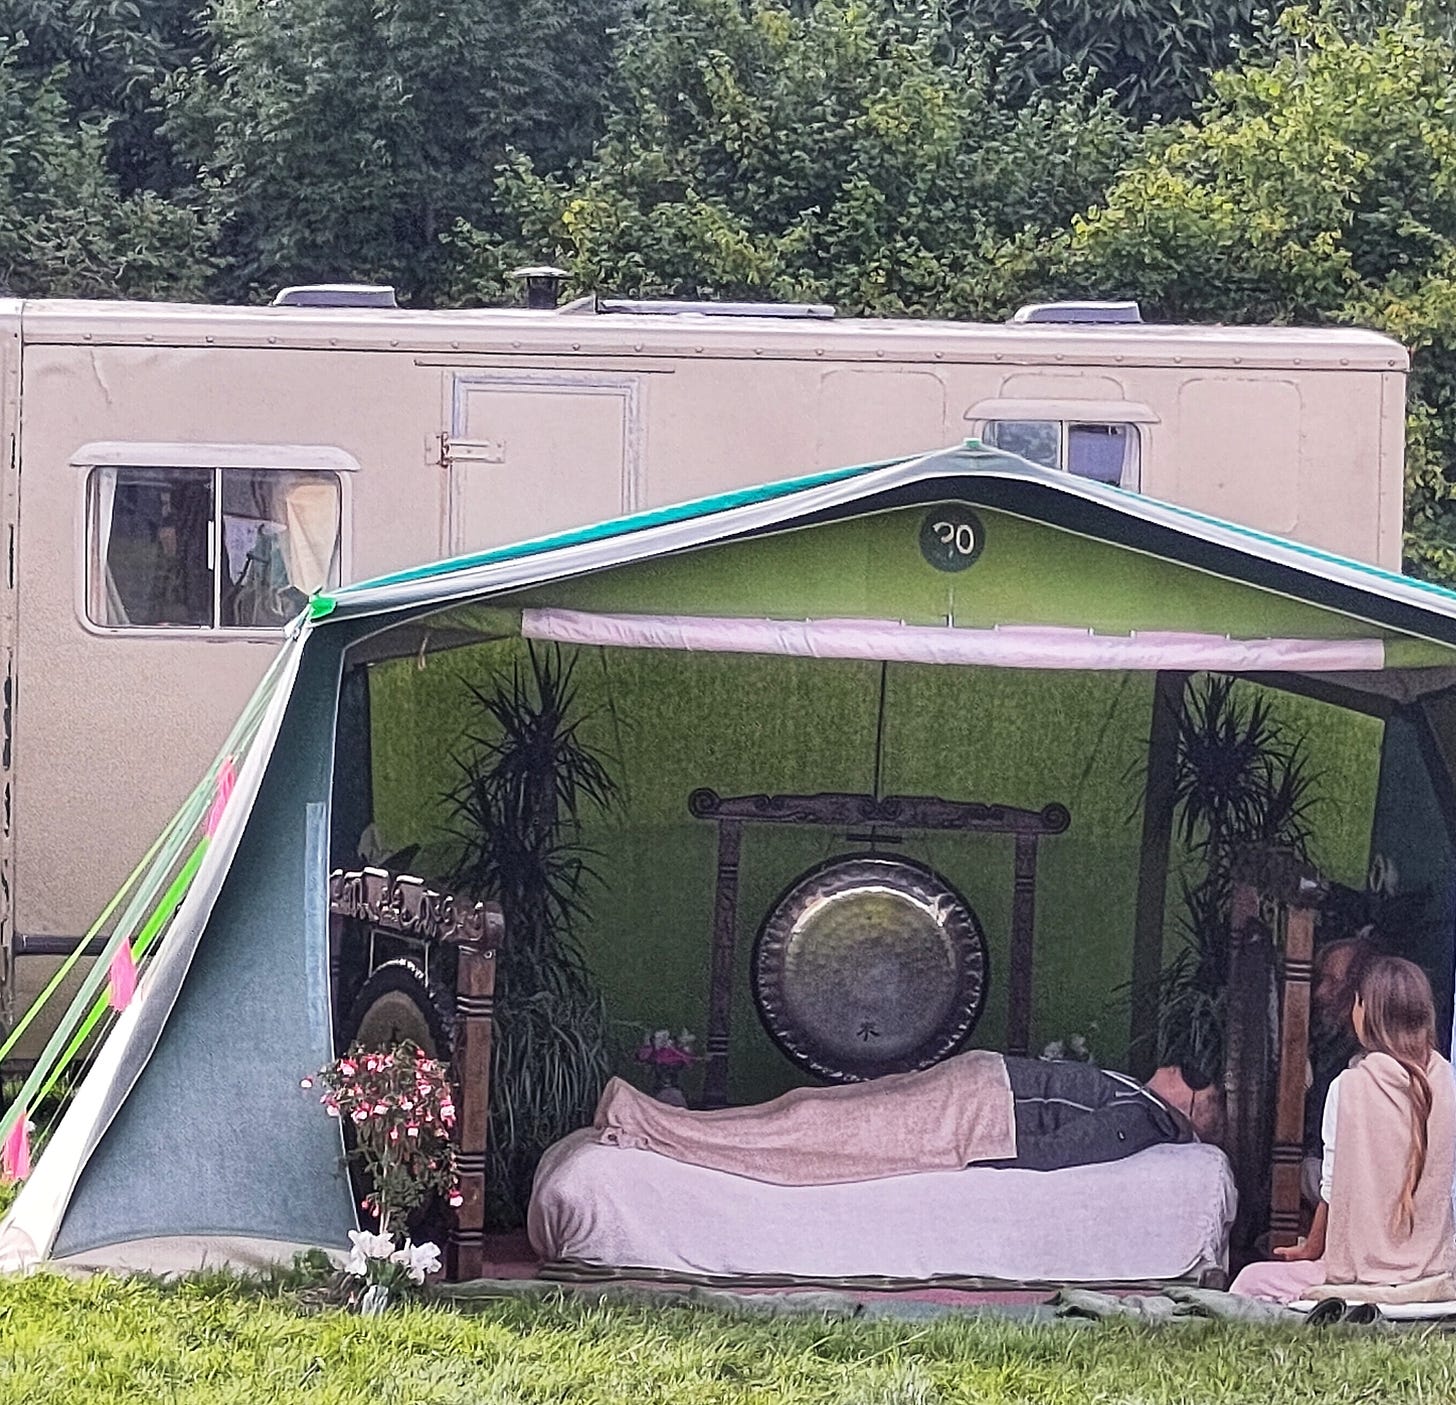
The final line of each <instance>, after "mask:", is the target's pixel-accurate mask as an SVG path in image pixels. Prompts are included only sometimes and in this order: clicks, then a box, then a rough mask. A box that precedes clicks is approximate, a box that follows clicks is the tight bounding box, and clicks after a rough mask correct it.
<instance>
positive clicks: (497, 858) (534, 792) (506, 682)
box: [447, 645, 617, 1228]
mask: <svg viewBox="0 0 1456 1405" xmlns="http://www.w3.org/2000/svg"><path fill="white" fill-rule="evenodd" d="M575 667H576V658H575V656H574V655H573V656H564V655H563V654H562V652H561V651H560V649H559V648H557V647H555V646H552V647H550V648H547V649H538V648H537V647H536V646H535V645H528V646H527V650H526V654H525V657H524V658H518V659H517V660H516V661H515V663H514V664H513V665H512V666H511V667H510V669H509V670H507V671H503V672H501V673H500V674H498V675H497V676H495V677H494V678H492V679H489V680H488V681H487V683H486V685H485V686H478V685H476V684H473V683H467V684H466V686H467V688H468V689H469V692H470V696H471V698H472V700H473V704H474V709H475V714H476V721H475V725H474V726H473V727H472V728H471V730H470V731H469V732H468V733H467V735H466V737H465V741H464V745H463V747H462V749H461V751H460V752H459V753H458V754H457V756H456V758H455V764H456V767H457V769H458V772H459V777H460V778H459V781H458V783H457V784H456V786H455V787H454V789H453V790H452V791H450V792H449V794H448V796H447V801H448V803H449V805H450V806H451V810H452V814H453V824H452V830H453V833H454V835H455V837H456V838H457V839H458V840H459V842H460V846H461V847H460V858H459V861H458V862H457V864H456V866H455V870H454V872H453V874H452V879H453V881H454V882H455V883H456V884H457V885H458V886H459V887H461V888H462V889H465V890H466V891H469V892H472V893H475V894H477V895H479V896H481V897H488V898H494V899H495V900H496V901H498V902H499V903H500V904H501V908H502V910H503V912H504V915H505V922H506V940H505V942H504V943H503V945H502V947H501V950H500V955H499V957H498V958H497V965H496V1007H495V1008H496V1026H495V1042H494V1047H493V1052H492V1059H491V1102H490V1111H491V1126H490V1144H489V1153H488V1165H487V1185H488V1187H489V1190H490V1203H489V1205H488V1213H489V1217H490V1220H491V1222H492V1223H493V1224H494V1225H495V1226H496V1227H499V1228H511V1227H514V1226H515V1225H518V1224H520V1223H521V1222H522V1221H523V1220H524V1217H525V1210H526V1204H527V1201H528V1200H529V1198H530V1193H531V1180H532V1177H533V1176H534V1175H535V1171H536V1164H537V1162H538V1161H539V1160H540V1158H541V1153H542V1152H543V1151H545V1149H546V1148H547V1147H548V1146H550V1145H551V1143H552V1142H554V1141H557V1140H558V1139H559V1138H561V1137H563V1136H565V1135H566V1133H568V1132H570V1131H573V1130H575V1129H576V1128H578V1127H580V1126H582V1125H583V1124H584V1123H586V1122H587V1121H589V1120H590V1118H591V1114H592V1111H593V1109H594V1108H595V1105H596V1100H597V1098H598V1097H599V1095H600V1093H601V1090H602V1086H603V1084H604V1083H605V1082H606V1078H607V1074H608V1069H609V1053H608V1029H607V1019H606V1011H605V1008H604V1006H603V1002H602V996H601V991H600V989H599V987H598V985H597V982H596V979H595V977H594V976H593V974H592V971H591V968H590V966H589V964H588V962H587V960H586V958H585V956H584V955H583V952H582V948H581V945H580V942H579V940H578V936H577V933H578V929H579V925H580V923H581V922H582V921H583V920H584V919H585V918H586V917H587V915H588V912H587V907H586V904H585V899H586V895H587V890H588V889H589V887H590V885H591V884H592V883H593V882H594V881H595V880H596V878H597V875H596V873H595V872H594V870H593V869H592V867H591V864H590V859H591V852H590V850H589V849H587V848H586V847H585V846H584V845H583V844H582V842H581V822H582V819H583V817H584V815H585V814H586V813H587V812H588V811H596V812H598V813H600V812H602V811H606V810H608V809H610V808H611V807H612V806H613V805H614V804H615V803H616V800H617V785H616V782H615V781H614V780H613V778H612V776H611V774H610V772H609V771H608V769H607V764H606V761H605V759H604V758H603V757H602V756H601V755H600V754H599V753H598V752H597V751H596V750H594V749H593V747H592V746H591V745H590V744H589V743H587V742H586V741H584V740H583V737H582V727H583V724H584V723H585V722H586V721H587V720H588V716H589V714H586V713H584V712H583V711H582V710H581V708H580V706H579V702H578V693H577V688H576V684H575V681H574V673H575Z"/></svg>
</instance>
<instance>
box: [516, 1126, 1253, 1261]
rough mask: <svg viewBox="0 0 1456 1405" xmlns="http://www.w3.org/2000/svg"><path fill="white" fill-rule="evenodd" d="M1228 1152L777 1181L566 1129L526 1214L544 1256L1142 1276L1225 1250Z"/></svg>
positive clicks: (1183, 1150)
mask: <svg viewBox="0 0 1456 1405" xmlns="http://www.w3.org/2000/svg"><path fill="white" fill-rule="evenodd" d="M1235 1206H1236V1195H1235V1190H1234V1181H1233V1174H1232V1171H1231V1169H1230V1167H1229V1163H1228V1160H1227V1158H1226V1157H1225V1156H1224V1154H1223V1153H1222V1152H1221V1151H1219V1150H1218V1149H1217V1148H1216V1147H1212V1146H1205V1145H1201V1144H1197V1143H1195V1144H1192V1145H1183V1146H1158V1147H1151V1148H1149V1149H1148V1150H1147V1151H1143V1152H1139V1153H1138V1154H1137V1155H1136V1156H1130V1157H1127V1158H1126V1159H1125V1160H1122V1161H1114V1162H1109V1163H1106V1164H1104V1165H1100V1166H1079V1167H1074V1168H1072V1169H1069V1170H1062V1171H1016V1170H995V1169H991V1168H989V1167H982V1166H973V1167H968V1168H966V1169H965V1170H961V1171H934V1172H924V1173H917V1174H914V1175H906V1176H894V1177H889V1178H886V1179H883V1180H873V1181H854V1182H849V1183H846V1184H840V1185H820V1186H781V1185H771V1184H769V1183H767V1182H764V1181H755V1180H750V1179H748V1178H746V1177H743V1176H735V1175H729V1174H727V1173H726V1172H723V1171H712V1170H707V1169H705V1168H703V1167H700V1166H688V1165H685V1164H683V1163H682V1162H678V1161H674V1160H671V1159H670V1158H668V1157H665V1156H660V1155H658V1154H657V1153H655V1152H651V1151H637V1150H631V1149H627V1148H622V1147H614V1146H604V1145H602V1144H601V1143H599V1142H597V1141H595V1140H594V1139H593V1133H592V1132H591V1131H590V1130H586V1131H581V1132H576V1133H573V1134H572V1135H571V1136H569V1137H567V1138H565V1139H564V1140H562V1141H560V1142H558V1143H557V1144H556V1145H555V1146H553V1147H552V1148H551V1149H550V1150H549V1151H548V1152H547V1153H546V1155H545V1157H543V1158H542V1161H541V1166H540V1169H539V1170H538V1171H537V1174H536V1182H535V1187H534V1189H533V1192H532V1196H531V1205H530V1211H529V1215H528V1220H527V1223H528V1228H529V1230H530V1236H531V1244H532V1246H533V1248H534V1249H535V1250H536V1252H537V1254H539V1255H540V1256H541V1258H542V1260H543V1261H544V1262H545V1263H546V1264H548V1265H552V1264H555V1265H562V1264H566V1265H579V1266H582V1267H587V1266H593V1265H595V1266H601V1267H603V1268H628V1267H630V1268H639V1269H645V1270H652V1271H655V1272H656V1273H658V1274H660V1275H666V1276H671V1277H679V1278H684V1279H693V1278H712V1279H718V1278H728V1279H733V1278H747V1279H753V1278H790V1279H804V1280H810V1281H818V1282H841V1281H844V1280H850V1279H863V1278H877V1279H889V1280H904V1281H907V1282H924V1281H926V1280H931V1279H957V1278H959V1279H988V1280H997V1281H1005V1282H1019V1283H1144V1282H1156V1281H1167V1280H1171V1279H1176V1278H1185V1277H1190V1276H1193V1275H1196V1274H1198V1273H1200V1272H1202V1271H1203V1270H1205V1269H1209V1268H1223V1267H1226V1264H1227V1255H1228V1236H1229V1229H1230V1227H1231V1225H1232V1224H1233V1218H1234V1210H1235Z"/></svg>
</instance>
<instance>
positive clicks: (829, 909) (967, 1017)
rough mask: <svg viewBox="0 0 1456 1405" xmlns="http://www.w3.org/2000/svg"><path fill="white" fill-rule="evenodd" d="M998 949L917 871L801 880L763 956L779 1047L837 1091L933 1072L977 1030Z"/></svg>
mask: <svg viewBox="0 0 1456 1405" xmlns="http://www.w3.org/2000/svg"><path fill="white" fill-rule="evenodd" d="M987 982H988V969H987V953H986V937H985V933H984V932H983V931H982V930H981V924H980V922H979V921H978V920H977V918H976V914H975V913H974V912H972V911H971V908H970V905H969V904H968V903H967V902H966V900H965V899H964V898H963V897H962V896H961V895H960V894H959V893H958V892H957V891H956V890H955V889H954V888H952V887H951V885H950V884H949V883H947V882H946V881H945V879H944V878H942V877H941V876H940V875H939V874H938V873H936V872H935V871H934V870H933V869H930V868H927V867H926V866H925V865H923V864H919V863H915V862H913V861H911V860H908V859H902V858H887V857H884V856H881V855H864V854H860V855H848V856H844V857H841V858H836V859H831V860H829V861H828V862H827V863H823V864H820V865H819V866H817V867H816V868H812V869H810V870H809V871H808V872H807V873H805V874H803V875H801V876H800V877H799V878H797V879H795V880H794V882H793V883H791V884H790V885H789V887H788V888H787V889H786V890H785V892H784V893H783V895H782V896H781V897H780V898H779V900H778V901H777V902H776V903H775V904H774V906H773V907H772V908H771V909H770V910H769V913H768V916H767V917H765V918H764V921H763V925H762V927H761V928H760V929H759V933H758V940H757V942H756V944H755V946H754V950H753V997H754V1003H755V1004H756V1005H757V1007H758V1013H759V1016H760V1018H761V1019H762V1020H763V1023H764V1027H765V1028H766V1029H767V1030H768V1033H769V1036H770V1037H771V1038H772V1039H773V1041H774V1043H776V1044H777V1045H778V1046H779V1048H781V1049H782V1050H783V1051H784V1053H786V1054H787V1055H788V1056H789V1057H790V1058H791V1059H793V1060H794V1062H795V1063H798V1064H800V1065H802V1066H803V1067H804V1068H806V1069H808V1070H809V1071H810V1072H811V1073H815V1074H818V1075H819V1076H820V1077H821V1078H827V1079H830V1080H831V1081H834V1082H841V1083H846V1082H854V1081H857V1080H860V1079H865V1078H877V1077H879V1076H880V1075H882V1074H886V1073H899V1072H904V1071H907V1070H909V1069H916V1068H928V1067H929V1066H930V1065H931V1064H933V1063H936V1062H938V1061H939V1060H940V1059H943V1058H945V1057H946V1056H947V1055H948V1054H950V1053H953V1052H954V1051H955V1050H956V1049H957V1048H958V1047H959V1046H960V1044H961V1043H962V1042H963V1041H964V1040H965V1038H966V1036H967V1035H968V1034H969V1033H970V1032H971V1030H972V1029H973V1028H974V1027H975V1024H976V1021H977V1020H978V1019H979V1018H980V1014H981V1008H982V1006H983V1005H984V1003H985V999H986V986H987Z"/></svg>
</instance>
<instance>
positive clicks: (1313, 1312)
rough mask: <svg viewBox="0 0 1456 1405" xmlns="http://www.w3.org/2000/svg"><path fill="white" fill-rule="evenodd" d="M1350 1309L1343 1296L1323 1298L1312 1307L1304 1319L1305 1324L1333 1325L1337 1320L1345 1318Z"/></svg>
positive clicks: (1340, 1320) (1316, 1325)
mask: <svg viewBox="0 0 1456 1405" xmlns="http://www.w3.org/2000/svg"><path fill="white" fill-rule="evenodd" d="M1348 1310H1349V1307H1348V1304H1347V1303H1346V1302H1345V1300H1344V1299H1343V1298H1322V1299H1320V1301H1319V1302H1317V1303H1316V1304H1315V1305H1314V1306H1313V1307H1312V1308H1310V1310H1309V1314H1308V1316H1306V1317H1305V1319H1304V1320H1305V1324H1306V1325H1307V1326H1310V1327H1333V1326H1334V1325H1335V1323H1336V1322H1343V1321H1344V1320H1345V1313H1346V1312H1347V1311H1348Z"/></svg>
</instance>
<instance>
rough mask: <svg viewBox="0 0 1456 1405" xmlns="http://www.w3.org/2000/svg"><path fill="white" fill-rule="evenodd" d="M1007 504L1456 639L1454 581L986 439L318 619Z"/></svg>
mask: <svg viewBox="0 0 1456 1405" xmlns="http://www.w3.org/2000/svg"><path fill="white" fill-rule="evenodd" d="M946 501H961V502H965V503H967V504H969V505H971V506H981V507H988V508H999V509H1001V510H1003V511H1006V512H1010V513H1012V514H1015V515H1017V516H1021V517H1025V518H1027V519H1029V520H1032V521H1037V522H1043V523H1046V524H1047V525H1050V526H1053V527H1060V528H1063V529H1065V530H1067V531H1070V532H1074V533H1076V534H1078V535H1080V536H1085V537H1090V538H1093V539H1095V540H1099V541H1105V542H1109V543H1111V544H1114V545H1120V546H1125V547H1128V548H1129V549H1131V550H1134V551H1139V552H1142V553H1145V554H1147V555H1151V556H1156V557H1159V558H1161V559H1164V560H1168V561H1171V562H1176V563H1178V564H1180V565H1184V566H1191V567H1193V568H1194V569H1197V570H1201V571H1206V572H1208V573H1209V574H1212V575H1216V576H1220V577H1223V578H1225V579H1229V580H1233V581H1239V582H1242V583H1244V584H1247V585H1252V586H1256V587H1258V588H1261V589H1265V590H1270V591H1273V592H1275V593H1277V594H1280V595H1284V596H1287V597H1289V598H1291V599H1296V600H1303V601H1305V602H1307V603H1309V604H1314V605H1318V606H1322V607H1324V608H1327V609H1331V610H1335V611H1337V612H1339V613H1341V614H1345V615H1349V616H1351V617H1353V618H1356V619H1362V620H1365V621H1367V622H1369V623H1371V624H1375V625H1378V626H1381V627H1384V628H1388V629H1393V630H1396V631H1399V632H1401V633H1405V634H1409V635H1412V636H1414V637H1416V638H1421V639H1428V640H1431V641H1434V642H1436V643H1440V644H1447V645H1456V593H1453V592H1452V591H1449V590H1446V589H1445V588H1443V587H1441V586H1438V585H1433V584H1431V583H1429V582H1426V581H1417V580H1413V579H1411V578H1409V577H1406V576H1401V575H1397V574H1395V573H1394V572H1390V571H1385V570H1381V569H1380V568H1379V567H1376V566H1370V565H1367V564H1365V563H1363V562H1359V561H1352V560H1349V559H1347V558H1345V557H1341V556H1337V555H1334V554H1333V553H1330V552H1326V551H1321V550H1319V549H1318V548H1314V547H1308V546H1304V545H1302V544H1300V543H1297V542H1290V541H1285V540H1282V539H1281V538H1278V537H1274V536H1271V535H1269V534H1268V533H1265V532H1259V531H1255V530H1253V529H1252V528H1247V527H1241V526H1238V525H1237V524H1234V523H1229V522H1221V521H1219V520H1218V519H1216V518H1212V517H1208V516H1206V515H1204V514H1202V513H1197V512H1192V511H1189V510H1188V509H1186V508H1181V507H1175V506H1173V505H1172V504H1169V503H1165V502H1160V501H1158V500H1156V499H1153V498H1147V497H1143V496H1141V495H1140V494H1137V493H1131V492H1128V491H1126V490H1124V489H1121V488H1116V487H1112V486H1109V485H1107V484H1101V483H1094V482H1091V481H1090V480H1087V479H1081V478H1074V477H1072V476H1071V475H1070V474H1066V473H1058V472H1055V471H1053V470H1050V469H1045V468H1042V467H1040V466H1038V465H1036V464H1031V463H1028V462H1026V461H1025V460H1022V459H1018V458H1016V457H1015V456H1013V455H1010V454H1003V453H999V452H996V451H992V450H988V449H984V448H982V447H980V446H979V445H977V444H974V443H973V444H970V445H967V446H966V447H964V448H959V449H950V450H945V451H943V452H939V453H934V454H928V455H924V456H922V457H919V458H914V459H906V460H902V461H899V462H896V463H891V464H886V465H870V466H867V467H858V468H852V469H843V470H838V471H834V472H830V473H824V474H814V475H810V476H809V477H806V478H794V479H789V480H787V481H786V482H783V483H777V484H768V485H766V486H764V487H762V488H757V489H752V490H747V491H744V492H741V493H731V494H723V495H719V496H717V497H712V498H704V499H701V500H699V501H697V502H693V503H685V504H682V505H680V506H678V507H674V508H668V509H663V510H662V511H660V512H651V513H639V514H636V515H634V516H631V517H624V518H618V519H614V520H612V521H610V522H604V523H600V524H597V525H596V526H593V527H590V528H584V529H581V530H579V531H575V532H567V533H562V534H559V535H558V536H555V537H543V538H539V539H537V540H534V541H530V542H523V543H520V544H518V545H515V546H507V547H501V548H499V549H497V550H494V551H490V552H484V553H480V554H477V555H475V556H469V557H463V558H460V559H458V560H453V561H444V562H440V563H438V564H437V565H434V566H430V567H424V568H421V569H419V570H417V571H410V572H400V573H396V574H394V575H391V576H384V577H381V578H379V579H378V580H375V581H364V582H361V583H359V584H357V585H353V586H350V587H348V588H347V589H345V590H341V591H339V592H338V593H337V594H336V595H333V596H330V597H326V598H325V599H326V602H327V608H328V613H324V612H323V610H322V609H318V610H316V615H317V617H316V618H315V620H314V621H313V623H314V624H316V625H328V624H330V623H333V622H335V621H340V620H343V619H348V618H353V617H356V616H358V615H365V614H379V615H384V614H389V613H393V612H396V611H400V610H409V609H411V608H412V607H417V606H419V605H421V604H424V603H426V602H429V603H433V604H434V605H436V606H441V605H444V604H447V603H449V602H451V601H456V600H462V599H466V598H485V597H488V596H490V595H492V594H498V593H501V592H503V591H506V590H509V589H516V588H519V587H522V586H526V585H535V584H541V583H543V582H546V581H550V580H553V579H560V578H564V577H566V576H571V575H578V574H585V573H589V572H594V571H600V570H607V569H611V568H612V567H615V566H621V565H625V564H628V563H630V562H633V561H642V560H648V559H651V558H654V557H659V556H666V555H672V554H675V553H677V552H681V551H687V550H691V549H693V548H695V547H701V546H706V545H709V544H712V543H721V542H728V541H733V540H744V539H748V538H751V537H754V536H758V535H762V534H764V533H767V532H776V531H786V530H791V529H795V528H801V527H810V526H815V525H818V524H820V523H825V522H832V521H838V520H842V519H844V518H846V517H853V516H860V515H867V514H870V513H875V512H882V511H886V510H889V509H892V508H896V507H908V506H915V505H920V504H927V505H928V504H930V503H932V502H946Z"/></svg>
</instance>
